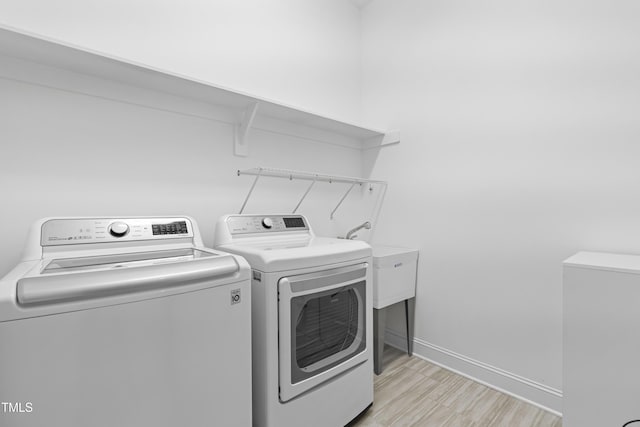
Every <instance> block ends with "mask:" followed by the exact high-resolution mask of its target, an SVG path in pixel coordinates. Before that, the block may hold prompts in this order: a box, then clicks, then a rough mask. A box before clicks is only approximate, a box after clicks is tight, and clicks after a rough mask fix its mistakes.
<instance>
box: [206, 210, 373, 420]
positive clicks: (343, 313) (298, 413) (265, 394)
mask: <svg viewBox="0 0 640 427" xmlns="http://www.w3.org/2000/svg"><path fill="white" fill-rule="evenodd" d="M215 247H216V248H218V249H221V250H224V251H227V252H231V253H235V254H239V255H242V256H243V257H244V258H246V259H247V261H249V264H250V265H251V268H252V282H251V283H252V326H253V331H252V332H253V422H254V425H255V426H268V427H288V426H291V427H294V426H295V427H297V426H305V427H312V426H318V427H337V426H343V425H345V424H347V423H349V422H350V421H351V420H353V419H354V418H355V417H357V416H358V415H359V414H360V413H361V412H362V411H364V410H366V409H367V408H368V407H369V406H370V405H371V403H372V402H373V361H372V358H373V354H372V348H373V347H372V293H371V247H370V246H369V245H367V244H366V243H364V242H361V241H354V240H344V239H336V238H323V237H316V236H315V235H314V233H313V231H312V229H311V227H310V226H309V223H308V221H307V219H306V218H305V217H304V216H302V215H227V216H224V217H222V218H220V219H219V221H218V223H217V224H216V234H215Z"/></svg>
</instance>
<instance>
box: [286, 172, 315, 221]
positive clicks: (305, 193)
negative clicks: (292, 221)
mask: <svg viewBox="0 0 640 427" xmlns="http://www.w3.org/2000/svg"><path fill="white" fill-rule="evenodd" d="M315 183H316V180H315V179H314V180H313V181H311V184H309V187H307V191H305V192H304V194H303V195H302V197H301V198H300V201H299V202H298V204H297V205H296V207H295V208H293V212H291V213H292V214H294V213H296V211H297V210H298V208H299V207H300V205H301V204H302V201H303V200H304V199H305V198H306V197H307V194H309V191H311V187H313V184H315Z"/></svg>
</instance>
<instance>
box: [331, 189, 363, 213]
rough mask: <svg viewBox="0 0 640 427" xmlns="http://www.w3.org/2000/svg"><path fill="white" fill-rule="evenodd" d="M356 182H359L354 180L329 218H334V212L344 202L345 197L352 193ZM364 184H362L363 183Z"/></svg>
mask: <svg viewBox="0 0 640 427" xmlns="http://www.w3.org/2000/svg"><path fill="white" fill-rule="evenodd" d="M356 184H358V183H357V182H354V183H353V184H351V186H350V187H349V189H348V190H347V192H346V193H344V196H342V199H340V201H339V202H338V204H337V205H336V207H335V208H333V210H332V211H331V215H330V216H329V219H333V216H334V214H335V213H336V211H337V210H338V208H339V207H340V205H341V204H342V202H344V199H346V198H347V196H348V195H349V193H351V190H353V187H355V186H356ZM361 185H362V184H361Z"/></svg>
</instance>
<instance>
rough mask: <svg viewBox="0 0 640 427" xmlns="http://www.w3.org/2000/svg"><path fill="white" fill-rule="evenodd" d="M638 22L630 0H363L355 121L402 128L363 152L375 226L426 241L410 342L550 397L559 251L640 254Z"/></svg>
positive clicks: (400, 237)
mask: <svg viewBox="0 0 640 427" xmlns="http://www.w3.org/2000/svg"><path fill="white" fill-rule="evenodd" d="M638 22H640V8H639V7H638V5H637V2H633V1H630V0H629V1H614V2H596V1H587V2H574V1H561V2H557V1H543V2H539V1H525V2H513V1H506V0H505V1H492V2H477V1H471V0H469V1H450V0H439V1H422V0H405V1H402V2H398V1H392V0H375V1H373V2H372V3H371V4H370V5H369V6H367V7H366V8H365V9H364V11H363V22H362V25H363V73H364V79H363V112H364V119H365V120H371V121H372V122H376V123H379V124H380V126H384V125H385V124H386V125H387V127H390V128H398V129H401V131H402V143H401V148H400V149H383V150H382V152H381V153H380V154H379V156H378V157H377V162H375V164H374V163H373V161H374V160H372V159H371V158H369V159H367V161H368V162H369V163H368V164H367V165H366V168H367V169H370V170H372V173H373V175H374V176H377V177H384V178H386V179H388V180H389V182H390V186H389V193H388V196H387V200H386V204H385V206H384V208H383V211H382V215H381V218H380V228H379V229H378V230H377V231H376V240H377V241H378V242H380V243H389V244H398V245H405V246H413V247H419V248H420V251H421V252H420V260H421V261H420V266H419V268H420V274H419V284H418V290H417V305H416V338H417V341H416V351H417V352H422V354H423V355H427V356H429V357H431V358H433V359H435V360H437V361H440V362H442V363H447V364H449V365H452V366H454V367H456V368H457V369H460V370H462V371H463V372H465V373H467V374H471V375H474V376H477V377H479V378H480V379H484V380H485V381H489V382H494V384H498V385H499V386H502V387H505V388H507V390H508V391H511V392H515V393H518V394H521V395H523V396H524V397H526V398H529V399H531V400H535V401H537V402H538V403H541V404H543V405H546V406H550V407H552V408H553V409H556V410H560V399H559V397H558V394H557V393H558V392H559V389H561V388H562V384H561V379H562V378H561V372H562V366H561V351H562V348H561V345H562V341H561V334H562V330H561V282H562V270H561V262H562V260H563V259H565V258H567V257H568V256H569V255H571V254H573V253H574V252H576V251H578V250H580V249H590V250H601V251H616V252H632V253H640V198H639V197H638V194H639V191H638V190H640V168H639V167H638V159H639V158H640V144H638V138H639V137H640V120H638V117H637V114H638V111H640V74H638V69H639V67H640V43H638V40H639V35H640V32H639V30H638V25H637V23H638ZM372 157H373V156H372ZM401 314H402V311H399V310H396V311H395V316H400V315H401ZM399 320H400V319H398V318H396V319H395V324H393V323H394V322H391V323H392V329H394V330H395V331H397V332H398V333H400V334H404V329H403V325H402V323H401V322H400V321H399ZM399 342H401V341H399ZM594 344H597V343H594ZM452 352H453V353H456V354H453V353H452ZM494 368H497V369H494ZM492 369H494V370H493V371H492ZM512 374H513V375H512ZM519 377H522V378H519Z"/></svg>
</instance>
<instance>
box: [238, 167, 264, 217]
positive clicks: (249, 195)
mask: <svg viewBox="0 0 640 427" xmlns="http://www.w3.org/2000/svg"><path fill="white" fill-rule="evenodd" d="M261 172H262V169H258V173H257V174H256V178H255V179H254V180H253V184H251V188H250V189H249V193H247V197H245V198H244V202H243V203H242V207H241V208H240V212H238V213H239V214H241V213H242V211H244V208H245V206H247V202H248V201H249V197H251V193H253V189H254V188H256V184H257V183H258V179H260V173H261ZM238 176H240V171H238Z"/></svg>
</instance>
